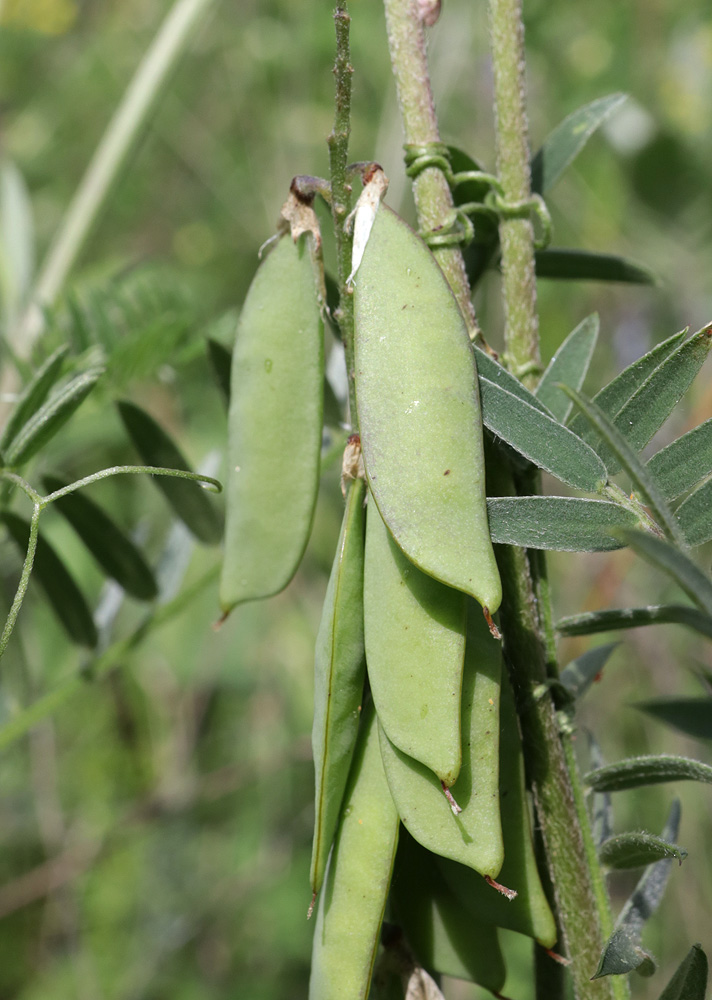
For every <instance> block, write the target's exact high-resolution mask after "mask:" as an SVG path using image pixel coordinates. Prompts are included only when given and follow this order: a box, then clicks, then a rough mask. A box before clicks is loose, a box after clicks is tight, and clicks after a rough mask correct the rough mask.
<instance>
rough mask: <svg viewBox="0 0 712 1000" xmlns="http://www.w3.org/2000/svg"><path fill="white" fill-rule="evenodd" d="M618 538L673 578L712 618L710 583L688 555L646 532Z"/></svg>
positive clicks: (622, 533) (627, 532) (627, 530)
mask: <svg viewBox="0 0 712 1000" xmlns="http://www.w3.org/2000/svg"><path fill="white" fill-rule="evenodd" d="M619 534H620V536H621V538H622V540H623V541H624V542H625V543H626V544H627V545H629V546H630V547H631V548H632V549H633V551H634V552H637V554H638V555H639V556H641V557H642V558H643V559H645V561H646V562H648V563H650V565H651V566H655V567H657V569H661V570H662V571H663V572H664V573H667V574H668V576H670V577H672V579H673V580H674V581H675V583H677V585H678V586H679V587H681V588H682V590H684V592H685V593H686V594H687V596H688V597H689V598H690V600H691V601H692V602H693V603H694V604H696V605H697V607H698V608H700V609H701V610H702V611H705V612H707V614H708V615H712V580H710V578H709V577H708V576H706V575H705V574H704V573H703V572H702V570H701V569H700V568H699V567H698V566H697V565H695V563H694V562H693V561H692V560H691V559H690V557H689V556H688V555H686V554H685V553H684V552H680V550H679V549H676V548H675V547H674V546H673V545H670V543H669V542H666V541H665V540H664V539H662V538H656V537H655V536H654V535H651V534H649V533H648V532H644V531H632V530H631V529H630V528H623V529H622V530H621V531H620V532H619Z"/></svg>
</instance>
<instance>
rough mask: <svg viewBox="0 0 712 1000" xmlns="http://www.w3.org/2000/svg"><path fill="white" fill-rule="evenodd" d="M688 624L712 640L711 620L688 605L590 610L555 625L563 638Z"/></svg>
mask: <svg viewBox="0 0 712 1000" xmlns="http://www.w3.org/2000/svg"><path fill="white" fill-rule="evenodd" d="M668 624H675V625H686V626H687V627H688V628H691V629H694V630H695V631H696V632H699V633H700V635H705V636H707V637H708V638H710V639H712V617H710V616H709V615H706V614H704V613H703V612H701V611H698V610H697V608H688V607H687V606H686V605H685V604H659V605H651V606H650V607H647V608H611V609H610V610H608V611H587V612H585V613H584V614H580V615H571V616H570V617H568V618H562V619H561V620H560V621H558V622H557V623H556V631H557V632H559V634H560V635H595V634H596V633H597V632H609V631H613V630H614V629H622V628H640V627H641V626H643V625H668Z"/></svg>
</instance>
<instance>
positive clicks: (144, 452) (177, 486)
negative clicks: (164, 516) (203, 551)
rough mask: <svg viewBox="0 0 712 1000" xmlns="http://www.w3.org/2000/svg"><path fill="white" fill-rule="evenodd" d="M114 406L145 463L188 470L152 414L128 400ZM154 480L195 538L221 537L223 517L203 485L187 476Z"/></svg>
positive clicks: (212, 540)
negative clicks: (186, 477) (184, 477)
mask: <svg viewBox="0 0 712 1000" xmlns="http://www.w3.org/2000/svg"><path fill="white" fill-rule="evenodd" d="M117 406H118V410H119V415H120V417H121V419H122V421H123V424H124V427H125V428H126V431H127V433H128V435H129V437H130V438H131V440H132V442H133V445H134V447H135V448H136V451H137V452H138V453H139V455H140V456H141V458H142V459H143V461H144V462H145V463H146V465H155V466H157V467H158V468H166V469H186V470H187V471H190V466H189V465H188V463H187V462H186V460H185V458H184V457H183V454H182V452H181V451H180V450H179V448H178V446H177V445H176V444H175V443H174V442H173V439H172V438H170V437H169V436H168V434H166V432H165V431H164V430H163V428H162V427H160V426H159V425H158V424H157V423H156V421H155V420H154V419H153V417H151V416H149V415H148V413H146V411H145V410H142V409H141V408H140V407H138V406H136V405H135V404H134V403H130V402H128V401H127V400H123V401H121V402H119V403H118V404H117ZM154 482H155V484H156V486H157V487H158V488H159V489H160V490H161V492H162V493H163V495H164V496H165V498H166V500H167V501H168V503H169V504H170V506H171V507H172V508H173V511H174V512H175V514H177V516H178V517H179V518H180V519H181V521H183V523H184V524H185V525H186V527H187V528H189V529H190V531H191V532H192V533H193V534H194V535H195V537H196V538H198V539H199V540H200V541H201V542H205V543H206V544H208V545H211V544H214V543H215V542H218V541H219V540H220V538H221V537H222V521H221V519H220V517H219V515H218V513H217V510H216V509H215V507H213V505H212V504H211V502H210V500H209V498H208V496H207V495H206V493H205V490H204V489H203V487H202V486H199V485H198V484H197V483H195V482H191V481H190V480H187V479H176V478H168V477H166V476H158V477H155V478H154Z"/></svg>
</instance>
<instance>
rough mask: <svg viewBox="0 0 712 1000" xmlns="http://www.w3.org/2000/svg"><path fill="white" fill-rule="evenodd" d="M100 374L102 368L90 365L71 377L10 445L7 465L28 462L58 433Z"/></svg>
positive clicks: (101, 366) (41, 407)
mask: <svg viewBox="0 0 712 1000" xmlns="http://www.w3.org/2000/svg"><path fill="white" fill-rule="evenodd" d="M103 374H104V366H103V365H94V366H93V367H91V368H88V369H87V370H86V371H83V372H80V373H79V374H78V375H75V376H74V377H73V378H72V379H70V380H69V382H67V383H66V385H64V386H63V387H62V388H61V389H58V390H57V391H56V392H54V393H53V394H52V395H51V396H50V397H49V398H48V399H47V400H46V402H45V403H43V404H42V406H40V407H39V408H38V409H37V410H35V412H34V413H33V415H32V416H31V417H30V419H29V420H28V421H27V423H25V424H24V426H23V427H22V428H21V429H20V431H19V432H18V434H17V435H16V436H15V438H14V439H13V440H12V441H11V442H10V444H9V446H8V448H7V451H6V453H5V461H6V463H7V464H8V465H11V466H18V465H23V464H24V463H25V462H28V461H29V460H30V459H31V458H32V457H33V456H34V455H36V454H37V452H38V451H39V450H40V448H43V447H44V445H45V444H47V442H48V441H49V440H51V438H53V437H54V435H55V434H56V433H57V431H59V430H60V429H61V428H62V427H64V425H65V424H66V422H67V421H68V420H69V418H70V417H71V416H72V414H73V413H74V411H75V410H77V409H78V408H79V406H81V404H82V403H83V402H84V400H85V399H86V397H87V396H88V395H89V393H90V392H91V391H92V389H93V388H94V386H95V385H96V383H97V382H98V381H99V379H100V378H101V376H102V375H103Z"/></svg>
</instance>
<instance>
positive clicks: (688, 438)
mask: <svg viewBox="0 0 712 1000" xmlns="http://www.w3.org/2000/svg"><path fill="white" fill-rule="evenodd" d="M648 471H649V472H650V474H651V475H652V476H653V478H654V479H655V482H656V483H657V485H658V489H659V490H660V492H661V493H662V495H663V496H664V497H665V499H666V500H675V499H677V497H679V496H682V494H683V493H687V491H688V490H691V489H692V488H693V487H694V486H697V484H698V483H700V482H702V480H703V479H706V478H707V476H709V475H710V474H711V473H712V417H710V419H709V420H705V422H704V423H703V424H700V425H699V426H698V427H695V428H694V430H691V431H688V432H687V434H683V435H682V437H679V438H677V440H676V441H673V442H672V444H669V445H668V446H667V448H663V449H661V451H658V452H656V453H655V454H654V455H653V457H652V458H651V459H650V460H649V461H648Z"/></svg>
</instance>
